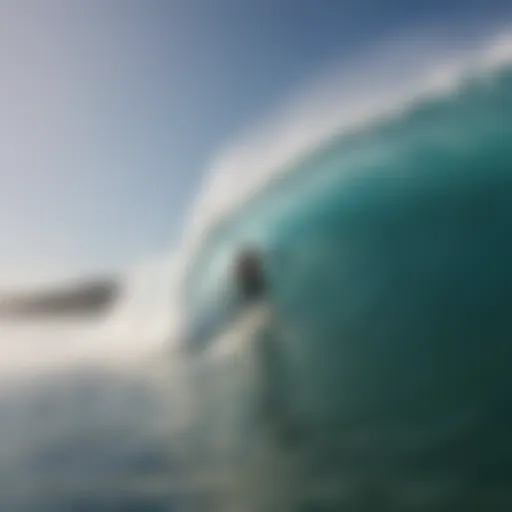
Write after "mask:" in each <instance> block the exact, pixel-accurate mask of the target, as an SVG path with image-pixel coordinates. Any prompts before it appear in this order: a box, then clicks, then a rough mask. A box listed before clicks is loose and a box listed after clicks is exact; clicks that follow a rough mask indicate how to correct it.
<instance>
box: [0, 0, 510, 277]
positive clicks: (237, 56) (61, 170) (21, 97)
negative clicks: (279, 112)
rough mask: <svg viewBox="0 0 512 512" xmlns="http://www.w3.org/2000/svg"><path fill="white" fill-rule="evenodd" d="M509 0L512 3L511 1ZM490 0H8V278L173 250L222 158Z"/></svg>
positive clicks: (463, 25)
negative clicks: (373, 59) (324, 83)
mask: <svg viewBox="0 0 512 512" xmlns="http://www.w3.org/2000/svg"><path fill="white" fill-rule="evenodd" d="M507 4H509V5H507ZM511 13H512V5H510V2H508V1H505V0H503V1H498V0H487V1H483V0H482V1H471V0H443V1H439V0H433V1H430V2H426V1H423V0H421V1H420V0H418V1H414V0H408V1H405V0H404V1H398V0H388V1H383V0H379V1H378V0H372V1H370V0H358V1H354V0H348V1H345V0H331V1H330V0H308V1H304V0H251V1H249V0H202V1H201V0H175V1H173V0H167V1H166V0H137V1H136V0H81V1H79V0H67V1H65V0H32V1H30V0H26V1H18V0H12V1H11V0H0V113H1V114H2V115H1V116H0V283H1V282H7V281H9V282H11V281H12V282H16V281H17V280H27V279H28V280H30V279H36V278H39V277H41V276H43V275H45V274H48V275H52V276H53V275H58V274H59V273H60V272H62V273H65V274H68V273H73V272H77V273H79V272H82V271H95V270H103V269H116V268H120V267H123V266H125V265H126V264H129V263H132V262H135V261H137V260H139V259H141V258H144V257H145V256H146V255H150V254H153V253H155V252H161V251H163V250H166V249H168V248H170V247H171V245H172V243H173V241H174V240H176V239H177V237H178V236H179V233H180V229H181V227H182V224H183V220H184V217H185V215H186V213H187V211H188V208H189V206H190V202H191V199H192V198H193V196H194V192H195V190H196V188H197V186H198V183H199V180H200V178H201V175H202V173H203V171H204V169H205V168H206V167H207V165H208V162H209V161H210V159H211V158H212V157H213V156H214V155H215V154H216V153H217V152H218V151H219V150H220V149H221V148H222V147H224V146H226V145H229V143H230V141H231V140H233V139H234V138H236V137H237V136H238V134H239V132H240V131H241V130H244V131H245V130H246V129H247V128H248V127H250V126H251V125H252V124H253V123H254V122H257V121H259V120H260V119H262V118H263V117H265V116H269V115H271V113H272V110H273V109H274V107H276V106H278V105H279V104H280V102H281V101H282V100H283V99H285V98H286V97H287V95H288V94H289V92H290V91H293V90H295V89H296V88H297V87H300V85H301V84H303V83H304V82H306V81H308V80H309V79H310V78H311V77H314V76H315V75H317V74H318V73H321V72H322V71H323V70H324V69H325V68H326V67H328V66H329V63H331V62H337V63H338V64H341V65H342V64H343V62H344V60H348V59H350V58H351V57H352V56H353V55H355V54H357V53H358V52H360V51H361V50H362V49H364V47H366V46H368V45H371V44H375V43H376V42H378V41H380V40H385V39H386V38H388V37H389V36H390V35H391V34H393V33H396V32H400V31H403V30H405V29H408V30H411V28H413V27H416V26H418V27H420V26H425V25H427V26H432V27H436V28H439V29H440V30H442V31H443V33H444V34H445V35H446V34H449V37H453V38H461V39H464V38H471V37H473V36H474V35H475V34H476V33H478V32H479V31H480V30H482V27H483V26H484V25H492V24H493V23H495V22H496V23H498V22H499V23H503V21H504V20H506V19H510V14H511Z"/></svg>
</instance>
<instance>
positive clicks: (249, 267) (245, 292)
mask: <svg viewBox="0 0 512 512" xmlns="http://www.w3.org/2000/svg"><path fill="white" fill-rule="evenodd" d="M235 278H236V282H237V286H238V289H239V292H240V294H241V296H242V298H244V299H245V300H255V299H258V298H260V297H261V296H262V295H263V294H264V293H265V289H266V283H265V278H264V276H263V269H262V263H261V258H260V255H259V254H258V252H256V251H252V250H251V251H246V252H244V253H243V254H241V255H240V257H239V259H238V261H237V262H236V267H235Z"/></svg>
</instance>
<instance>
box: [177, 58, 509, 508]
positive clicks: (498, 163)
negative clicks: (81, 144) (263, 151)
mask: <svg viewBox="0 0 512 512" xmlns="http://www.w3.org/2000/svg"><path fill="white" fill-rule="evenodd" d="M510 119H512V67H510V66H509V65H508V64H505V65H501V66H499V67H498V68H495V69H493V70H487V71H485V72H478V73H473V74H470V75H469V76H467V77H466V78H465V79H464V80H463V81H462V82H461V83H460V84H459V86H458V87H457V88H456V89H453V90H450V91H448V92H445V93H443V94H436V95H432V96H430V97H422V98H420V99H418V100H417V101H414V102H411V104H409V105H407V106H405V107H404V108H403V109H402V110H401V111H400V112H398V113H396V114H395V115H393V116H388V117H387V118H382V119H380V120H378V121H376V122H374V123H373V124H372V125H367V126H365V127H364V128H361V129H358V130H353V131H351V132H349V133H345V134H344V135H342V136H341V135H340V136H334V137H332V138H331V139H330V140H328V141H327V142H326V143H325V144H324V145H323V146H322V147H320V148H318V149H317V150H315V151H314V152H312V153H310V154H309V155H306V156H303V157H301V159H300V160H295V161H293V162H292V163H290V165H289V166H288V168H287V169H286V170H285V171H284V172H281V173H280V174H279V176H278V177H276V178H274V179H273V180H271V181H269V183H268V184H267V185H266V186H265V187H263V188H261V189H260V190H259V191H258V192H257V193H255V194H253V196H252V197H251V198H250V199H249V200H248V201H247V202H246V203H244V205H243V206H242V207H240V208H239V209H238V210H237V211H236V213H235V214H232V215H229V216H227V217H225V218H224V219H222V220H220V221H219V222H218V223H217V224H216V225H215V227H214V228H213V229H212V230H211V231H210V232H209V234H208V235H207V237H206V238H204V240H203V242H202V245H201V247H200V248H199V250H198V251H196V253H195V255H194V257H193V258H192V259H191V262H190V265H189V267H188V274H187V276H186V280H185V283H184V288H183V293H184V297H185V299H184V300H185V305H186V310H187V315H188V318H189V325H190V332H189V333H188V336H187V339H186V343H185V344H184V348H185V352H187V350H189V349H190V350H189V352H188V353H187V354H186V355H185V356H184V357H185V359H186V361H187V363H186V364H187V368H188V370H187V371H188V372H189V376H188V386H187V389H189V390H190V400H191V403H194V404H195V405H194V407H195V409H194V410H195V413H194V414H193V417H194V421H193V424H194V426H193V427H191V428H188V429H187V431H186V436H188V440H189V441H190V443H189V444H188V445H187V446H190V447H193V449H194V456H193V457H192V455H191V456H190V457H191V463H190V468H189V469H190V471H191V473H190V474H194V475H195V477H197V475H198V474H199V473H203V472H205V473H208V472H211V473H213V474H215V475H217V476H219V475H222V476H223V478H221V477H220V476H219V479H220V480H221V482H219V481H217V480H216V484H215V485H212V486H211V492H210V491H207V490H206V489H207V487H208V486H206V487H205V488H204V489H205V494H206V495H205V497H204V499H205V500H206V502H207V507H208V509H209V510H214V509H215V507H218V508H219V510H231V509H233V510H242V509H243V510H283V511H285V510H293V511H295V510H304V511H306V510H307V511H313V510H315V511H316V510H357V511H360V512H373V511H376V510H393V511H402V510H403V511H411V512H412V511H441V510H442V511H444V510H450V511H454V510H461V511H462V510H464V511H469V510H475V511H476V510H478V511H480V510H481V511H488V510H495V511H496V510H510V507H511V506H512V492H511V491H510V482H511V481H512V443H511V441H510V436H509V432H510V429H511V427H512V413H511V412H510V411H512V398H511V397H512V394H511V391H512V377H511V373H510V366H511V363H512V344H511V343H512V324H511V322H510V307H511V305H512V266H511V261H512V236H511V235H512V123H511V121H510ZM248 246H250V247H254V246H255V247H258V248H259V250H261V252H262V254H263V266H264V270H265V273H266V277H267V280H268V282H269V286H268V289H267V291H266V295H265V298H264V300H263V301H262V302H258V303H255V304H247V303H246V302H241V301H240V300H239V298H238V297H237V294H236V290H235V283H234V282H233V279H232V277H231V275H232V272H231V271H232V264H233V260H234V258H235V257H236V254H237V253H238V252H239V251H241V250H243V249H244V248H245V247H248ZM227 337H231V338H233V337H234V339H235V341H234V342H232V343H231V345H230V347H231V348H230V349H228V350H227V352H223V353H222V356H221V357H216V356H215V353H216V352H215V347H218V346H220V345H222V344H225V340H226V338H227ZM189 427H190V425H189ZM199 440H200V441H201V442H199ZM192 461H194V462H192ZM224 477H225V478H224ZM230 507H231V508H230ZM251 507H252V508H251Z"/></svg>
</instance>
